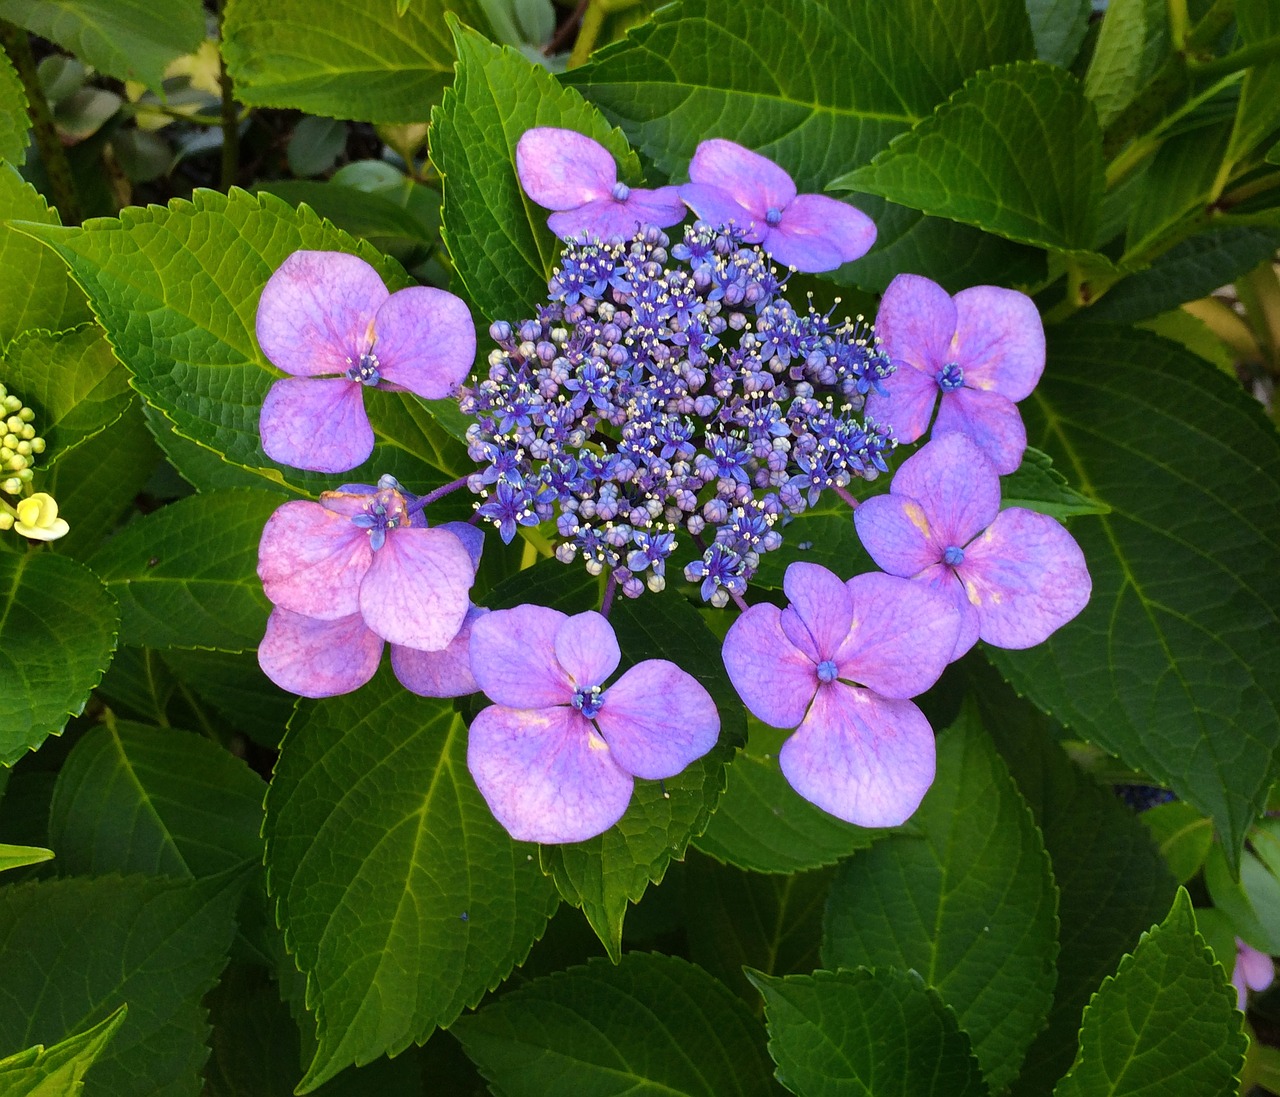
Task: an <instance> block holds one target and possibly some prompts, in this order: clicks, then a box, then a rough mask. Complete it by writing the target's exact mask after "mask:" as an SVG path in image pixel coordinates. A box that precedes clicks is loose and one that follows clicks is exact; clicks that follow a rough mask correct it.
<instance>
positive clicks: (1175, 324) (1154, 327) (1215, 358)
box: [1134, 309, 1236, 379]
mask: <svg viewBox="0 0 1280 1097" xmlns="http://www.w3.org/2000/svg"><path fill="white" fill-rule="evenodd" d="M1134 327H1136V328H1141V329H1142V330H1143V331H1152V332H1155V333H1156V335H1159V336H1162V337H1163V338H1165V339H1171V340H1172V341H1173V342H1175V343H1179V344H1181V345H1182V346H1184V347H1186V348H1187V350H1189V351H1191V353H1192V354H1196V355H1199V356H1200V357H1201V358H1203V359H1204V360H1205V361H1206V362H1211V363H1212V364H1213V365H1215V366H1217V367H1218V369H1220V370H1221V371H1222V372H1223V373H1225V374H1226V375H1227V376H1228V377H1231V378H1232V379H1234V378H1235V377H1236V364H1235V356H1234V354H1233V353H1232V350H1231V348H1230V347H1229V346H1227V344H1226V343H1224V342H1223V341H1222V339H1221V338H1220V337H1219V336H1218V334H1217V332H1215V331H1214V330H1213V329H1212V328H1211V327H1209V325H1208V324H1207V323H1205V321H1204V320H1202V319H1200V317H1199V316H1195V315H1192V314H1191V313H1190V312H1187V311H1186V310H1185V309H1171V310H1170V311H1169V312H1165V313H1162V314H1161V315H1159V316H1153V317H1151V319H1149V320H1140V321H1139V322H1138V323H1136V324H1134Z"/></svg>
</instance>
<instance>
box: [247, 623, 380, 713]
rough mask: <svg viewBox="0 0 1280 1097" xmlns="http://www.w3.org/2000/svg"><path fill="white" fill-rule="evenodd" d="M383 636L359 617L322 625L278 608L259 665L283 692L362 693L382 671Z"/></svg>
mask: <svg viewBox="0 0 1280 1097" xmlns="http://www.w3.org/2000/svg"><path fill="white" fill-rule="evenodd" d="M381 659H382V637H380V636H378V635H377V634H376V633H374V632H373V631H372V630H370V629H369V628H368V627H367V626H366V625H365V623H364V619H363V618H362V617H361V616H360V614H358V613H353V614H351V615H350V616H348V617H339V618H337V619H335V620H332V621H318V620H316V619H315V618H312V617H304V616H302V615H301V614H298V613H290V612H289V611H288V610H287V609H281V608H280V607H279V606H277V607H276V608H275V609H273V610H272V611H271V616H270V617H268V618H267V633H266V635H265V636H264V637H263V638H262V643H261V644H260V645H259V646H258V665H259V666H260V667H262V671H263V673H264V674H265V675H266V676H267V677H268V678H270V679H271V680H272V681H273V682H274V683H275V684H276V685H278V686H279V687H280V688H281V689H287V690H288V691H289V692H290V693H298V694H301V695H302V696H303V697H335V696H337V695H338V694H340V693H350V692H351V691H352V690H354V689H359V688H360V687H361V686H362V685H364V684H365V683H366V682H367V681H369V679H370V678H372V677H373V676H374V673H375V672H376V671H377V669H378V663H379V662H380V661H381Z"/></svg>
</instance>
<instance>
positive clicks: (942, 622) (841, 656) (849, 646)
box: [835, 572, 960, 699]
mask: <svg viewBox="0 0 1280 1097" xmlns="http://www.w3.org/2000/svg"><path fill="white" fill-rule="evenodd" d="M957 585H958V584H957ZM848 589H849V597H850V599H851V600H852V603H853V626H852V628H851V629H850V631H849V637H848V639H847V640H846V641H845V642H844V644H843V645H842V646H841V648H840V650H839V651H838V652H837V653H836V656H835V662H836V667H837V669H838V670H839V673H840V677H841V678H842V679H848V680H852V681H855V682H858V683H859V684H860V685H864V686H867V687H868V688H870V689H872V690H874V691H875V692H876V693H878V694H880V696H882V697H896V698H899V699H904V698H907V697H916V696H918V695H919V694H921V693H923V692H924V691H925V690H927V689H928V688H929V687H930V686H932V685H933V683H934V682H936V681H937V680H938V678H939V677H940V676H941V674H942V672H943V671H944V670H945V669H946V667H947V664H948V663H949V662H950V661H951V653H952V652H953V651H954V650H955V646H956V638H957V636H958V635H959V632H960V611H959V610H958V609H957V608H956V606H955V605H954V604H953V599H952V598H949V597H947V596H946V595H944V594H940V593H938V592H936V591H934V590H932V589H930V587H929V585H928V584H926V583H918V582H915V581H913V580H911V579H899V578H898V577H897V576H895V575H883V574H881V573H880V572H867V573H866V574H864V575H855V576H854V577H853V578H852V579H850V580H849V583H848Z"/></svg>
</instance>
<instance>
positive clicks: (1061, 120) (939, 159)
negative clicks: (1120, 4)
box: [832, 61, 1103, 251]
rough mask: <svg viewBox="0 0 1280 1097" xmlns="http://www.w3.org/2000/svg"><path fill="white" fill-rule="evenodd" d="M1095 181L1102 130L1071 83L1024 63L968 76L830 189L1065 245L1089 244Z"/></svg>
mask: <svg viewBox="0 0 1280 1097" xmlns="http://www.w3.org/2000/svg"><path fill="white" fill-rule="evenodd" d="M1102 183H1103V179H1102V135H1101V133H1100V131H1099V129H1098V126H1097V123H1096V121H1095V120H1094V117H1093V113H1092V112H1091V111H1090V110H1089V107H1088V104H1087V103H1086V102H1085V99H1084V93H1083V92H1082V91H1081V89H1080V86H1079V84H1078V83H1077V82H1076V80H1075V78H1074V77H1072V76H1071V75H1070V74H1068V73H1067V72H1065V71H1063V70H1062V69H1060V68H1058V67H1057V66H1055V65H1046V64H1043V63H1041V62H1036V61H1027V62H1015V63H1014V64H1011V65H1001V66H997V67H996V68H993V69H989V70H987V71H985V72H981V73H979V74H978V75H977V76H974V77H972V78H971V79H970V80H968V81H967V82H966V83H965V85H964V87H962V88H961V89H960V90H959V91H957V92H956V93H955V94H954V95H952V96H951V98H950V99H949V100H947V102H946V103H944V104H942V105H941V106H939V107H938V109H937V110H936V111H935V112H934V113H933V115H932V116H931V117H929V118H926V119H923V120H922V121H920V122H918V123H917V124H916V125H915V127H914V128H913V129H912V130H911V131H910V132H909V133H906V134H903V135H902V136H900V137H897V138H895V139H894V141H893V142H892V143H891V144H890V146H889V147H888V148H887V149H885V150H884V151H883V152H881V153H880V154H879V155H877V156H876V158H875V159H874V160H872V161H871V163H869V164H867V165H866V166H865V167H861V168H858V169H857V170H855V171H853V172H851V173H849V174H848V175H846V176H843V177H842V178H840V179H837V180H835V181H834V182H833V183H832V187H833V188H838V189H841V190H858V191H866V192H868V193H871V194H879V195H881V196H883V197H885V198H888V199H890V200H891V201H894V202H897V203H899V204H901V205H904V206H911V207H912V208H913V209H919V210H923V211H924V212H925V213H928V214H932V215H935V216H941V217H948V218H951V219H952V220H955V221H963V222H965V223H966V224H970V225H975V226H977V227H978V228H981V229H985V230H986V231H987V232H993V233H997V234H998V235H1000V236H1005V237H1008V238H1009V239H1011V240H1016V241H1018V242H1019V243H1024V244H1032V245H1035V246H1036V247H1043V248H1056V249H1059V250H1062V251H1070V250H1081V249H1087V248H1090V247H1092V246H1093V244H1094V242H1095V240H1094V238H1095V236H1096V234H1097V230H1098V217H1099V203H1100V201H1101V198H1102Z"/></svg>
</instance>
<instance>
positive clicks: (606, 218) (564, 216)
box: [547, 198, 640, 241]
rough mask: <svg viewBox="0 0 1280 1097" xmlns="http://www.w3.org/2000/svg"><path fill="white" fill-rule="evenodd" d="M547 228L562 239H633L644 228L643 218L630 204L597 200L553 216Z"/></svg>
mask: <svg viewBox="0 0 1280 1097" xmlns="http://www.w3.org/2000/svg"><path fill="white" fill-rule="evenodd" d="M547 227H548V228H549V229H550V230H551V231H552V232H554V233H555V234H556V236H558V237H559V238H560V239H561V240H581V239H583V238H584V237H585V238H587V239H592V240H601V241H608V240H613V239H615V238H616V239H621V240H629V239H630V238H631V237H633V236H634V235H635V234H636V231H637V230H638V229H639V227H640V215H639V214H638V213H637V212H636V210H635V209H633V208H632V206H631V203H630V202H619V201H617V200H616V199H614V198H597V199H596V200H594V201H592V202H588V203H586V204H585V205H582V206H578V207H577V208H576V209H571V210H564V211H563V212H561V213H553V214H552V215H551V216H550V217H548V218H547Z"/></svg>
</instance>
